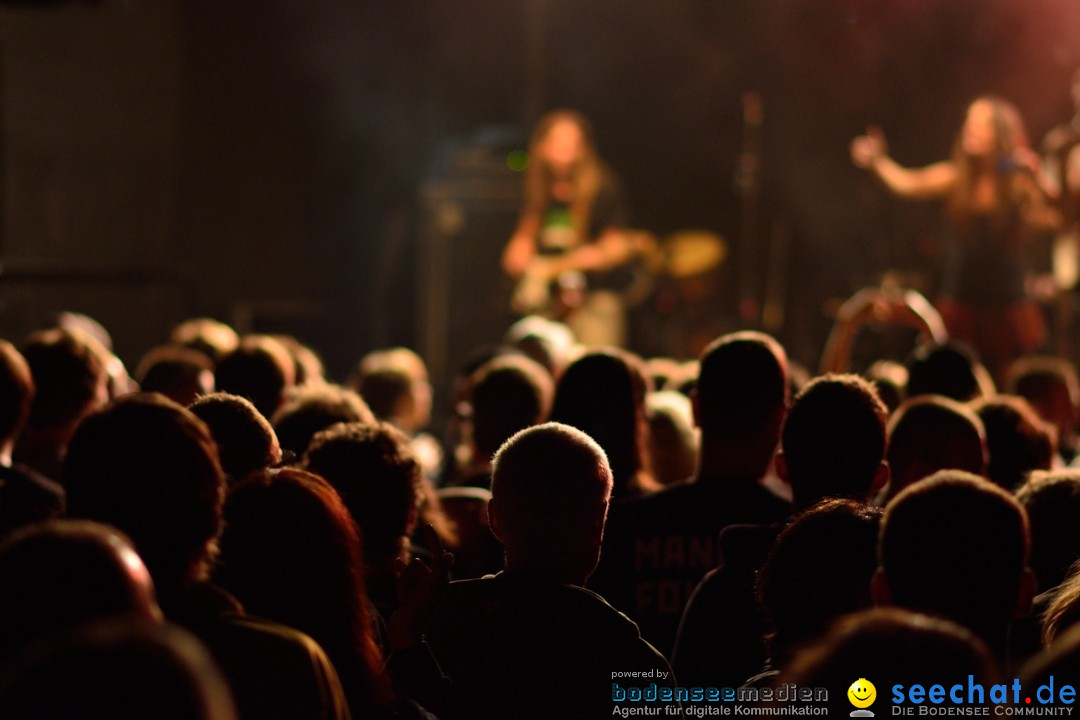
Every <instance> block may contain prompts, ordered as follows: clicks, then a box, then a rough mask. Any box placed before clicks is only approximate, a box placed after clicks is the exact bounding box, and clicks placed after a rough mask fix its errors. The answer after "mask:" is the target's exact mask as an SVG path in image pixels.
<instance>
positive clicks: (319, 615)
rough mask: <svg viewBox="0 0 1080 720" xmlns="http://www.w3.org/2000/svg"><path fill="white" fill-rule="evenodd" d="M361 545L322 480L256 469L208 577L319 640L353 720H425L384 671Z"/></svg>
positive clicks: (230, 509) (229, 508)
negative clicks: (413, 719)
mask: <svg viewBox="0 0 1080 720" xmlns="http://www.w3.org/2000/svg"><path fill="white" fill-rule="evenodd" d="M360 548H361V538H360V532H359V530H358V529H357V527H356V523H355V522H354V521H353V519H352V518H351V517H350V516H349V511H348V510H347V509H346V508H345V505H344V504H343V503H342V501H341V498H340V496H339V495H338V494H337V492H336V491H335V490H334V489H333V487H331V486H330V485H329V484H328V483H327V482H326V481H325V480H323V479H322V478H320V477H318V476H317V475H313V474H311V473H308V472H305V471H303V470H297V469H295V468H287V469H283V470H261V471H259V472H256V473H254V474H252V475H250V476H248V477H247V479H245V480H244V481H243V482H241V483H240V484H238V485H236V486H234V487H233V488H232V489H231V490H230V491H229V495H228V498H227V499H226V502H225V531H224V533H223V534H222V537H221V557H220V562H219V563H218V565H217V570H216V572H215V573H214V580H215V581H216V582H218V583H220V584H221V586H222V587H223V588H225V589H226V590H227V591H229V592H230V593H232V594H233V595H234V596H236V598H237V599H238V600H239V601H240V602H241V603H243V605H244V607H245V608H246V609H247V610H248V611H249V612H251V613H254V614H255V615H258V616H259V617H265V618H269V619H271V620H276V621H278V622H281V623H284V624H286V625H288V626H289V627H294V628H297V629H299V630H301V631H303V632H305V633H307V634H308V635H310V636H311V637H312V638H313V639H314V640H315V641H316V642H318V643H319V645H320V646H322V648H323V649H324V650H326V653H327V655H329V656H330V660H331V661H332V662H333V663H334V668H335V669H336V670H337V672H338V675H339V677H340V678H341V684H342V687H343V688H344V690H345V695H346V697H347V698H348V700H349V708H350V709H351V711H352V715H353V717H354V718H406V717H421V716H422V714H421V713H420V712H419V711H418V710H417V709H416V708H415V707H413V706H411V705H409V704H408V703H404V702H398V700H397V698H395V693H394V689H393V687H392V686H391V682H390V678H389V677H388V676H387V675H386V673H385V672H384V670H383V655H382V653H381V652H380V650H379V647H378V645H377V643H376V623H375V620H374V615H375V611H374V609H373V608H372V607H371V606H370V605H369V602H368V599H367V594H366V592H365V589H364V568H363V562H362V560H361V549H360ZM410 713H411V714H410Z"/></svg>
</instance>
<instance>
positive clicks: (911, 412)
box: [886, 395, 986, 497]
mask: <svg viewBox="0 0 1080 720" xmlns="http://www.w3.org/2000/svg"><path fill="white" fill-rule="evenodd" d="M886 430H887V433H888V438H889V448H888V451H887V453H886V457H887V459H888V461H889V470H890V480H889V497H896V494H897V493H899V492H900V491H901V490H903V489H904V488H906V487H907V486H909V485H911V484H912V483H915V482H918V481H919V480H922V479H923V478H924V477H927V476H929V475H932V474H934V473H935V472H937V471H938V470H964V471H966V472H970V473H973V474H975V475H982V474H983V473H984V472H985V471H986V431H985V430H984V429H983V424H982V421H981V420H979V418H978V416H977V415H976V414H975V413H974V412H972V411H971V410H970V409H968V408H967V407H966V406H964V405H961V404H960V403H958V402H956V401H954V400H950V399H948V398H945V397H941V396H936V395H928V396H922V397H915V398H912V399H911V400H908V401H906V402H904V403H903V404H902V405H901V406H900V407H899V408H898V409H897V411H896V412H895V413H893V415H892V417H891V418H889V424H888V426H887V428H886Z"/></svg>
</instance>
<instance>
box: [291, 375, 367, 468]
mask: <svg viewBox="0 0 1080 720" xmlns="http://www.w3.org/2000/svg"><path fill="white" fill-rule="evenodd" d="M271 422H272V423H273V425H274V430H275V431H276V432H277V436H278V441H279V442H280V443H281V447H282V448H283V449H285V450H289V451H291V452H293V453H295V454H296V455H297V456H301V455H303V454H304V451H305V450H307V448H308V445H309V444H311V438H313V437H314V436H315V433H317V432H319V431H320V430H325V429H326V428H328V427H330V426H331V425H335V424H337V423H341V422H347V423H352V422H360V423H374V422H375V414H374V413H372V412H371V408H369V407H368V405H367V403H366V402H364V400H363V398H361V397H360V395H359V394H358V393H357V392H355V391H353V390H349V389H347V388H343V387H341V386H339V385H319V386H315V387H297V388H293V390H291V391H290V392H289V393H288V394H287V395H286V397H285V402H284V404H282V406H281V407H280V408H278V410H277V412H276V413H274V417H273V418H271Z"/></svg>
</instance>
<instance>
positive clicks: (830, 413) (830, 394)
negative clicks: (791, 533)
mask: <svg viewBox="0 0 1080 720" xmlns="http://www.w3.org/2000/svg"><path fill="white" fill-rule="evenodd" d="M886 417H887V411H886V409H885V406H884V404H882V402H881V400H880V399H879V398H878V396H877V393H876V392H875V391H874V388H873V386H871V385H870V383H868V382H867V381H866V380H863V379H862V378H860V377H859V376H857V375H826V376H824V377H820V378H817V379H815V380H813V381H811V382H810V383H809V384H808V385H807V386H806V387H804V388H803V389H802V391H801V392H800V393H799V394H798V396H796V398H795V400H794V401H793V402H792V404H791V408H790V409H789V410H788V413H787V418H786V419H785V420H784V428H783V432H782V434H781V441H780V444H781V449H782V451H783V455H782V459H780V458H778V460H777V469H778V470H780V471H781V476H782V477H785V478H786V479H787V481H788V482H789V483H790V484H791V488H792V492H793V494H794V500H795V506H796V507H800V508H806V507H809V506H810V505H813V504H814V503H816V502H817V501H818V500H821V499H823V498H828V497H841V498H850V499H852V500H858V501H860V502H865V501H866V500H867V499H868V497H869V496H870V495H871V494H872V493H873V491H874V490H876V489H879V488H880V487H881V486H883V485H884V484H885V481H886V479H887V477H888V469H887V468H886V467H885V466H884V464H883V461H884V459H885V421H886Z"/></svg>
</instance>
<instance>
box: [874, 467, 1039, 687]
mask: <svg viewBox="0 0 1080 720" xmlns="http://www.w3.org/2000/svg"><path fill="white" fill-rule="evenodd" d="M1029 550H1030V535H1029V531H1028V519H1027V514H1026V513H1025V512H1024V509H1023V507H1021V505H1020V504H1019V503H1018V502H1017V501H1016V499H1015V498H1013V496H1012V495H1010V494H1009V493H1007V492H1005V491H1004V490H1002V489H1001V488H999V487H997V486H996V485H994V484H993V483H991V482H989V481H988V480H985V479H984V478H981V477H979V476H976V475H972V474H971V473H965V472H963V471H959V470H942V471H941V472H938V473H935V474H934V475H932V476H930V477H929V478H927V479H925V480H922V481H920V482H917V483H915V484H914V485H911V486H909V487H908V488H906V489H905V490H903V491H902V492H901V493H900V494H899V495H897V496H896V497H895V498H893V500H892V501H891V502H890V503H889V505H888V506H887V507H886V509H885V518H884V520H883V521H882V527H881V537H880V540H879V544H878V558H879V562H880V570H879V572H878V573H876V574H875V575H874V580H873V585H872V591H873V593H874V602H875V604H876V605H884V606H888V605H895V606H897V607H902V608H906V609H909V610H913V611H916V612H922V613H927V614H931V615H937V616H940V617H945V618H948V619H950V620H952V621H954V622H957V623H959V624H961V625H963V626H964V627H966V628H968V629H969V630H971V631H972V632H974V633H975V634H976V635H978V636H979V637H980V638H982V639H983V640H984V641H985V642H986V644H987V645H988V646H989V647H990V649H991V650H992V651H993V652H994V654H995V656H996V657H997V658H998V659H999V660H1000V661H1001V662H1002V663H1003V666H1005V665H1007V662H1008V642H1007V638H1008V635H1009V629H1010V626H1011V625H1012V622H1013V620H1015V619H1018V618H1022V617H1024V616H1025V615H1026V614H1027V613H1029V612H1030V611H1031V602H1032V598H1033V597H1034V596H1035V589H1036V588H1035V574H1034V573H1033V572H1032V571H1031V569H1030V568H1029V567H1028V557H1029Z"/></svg>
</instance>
